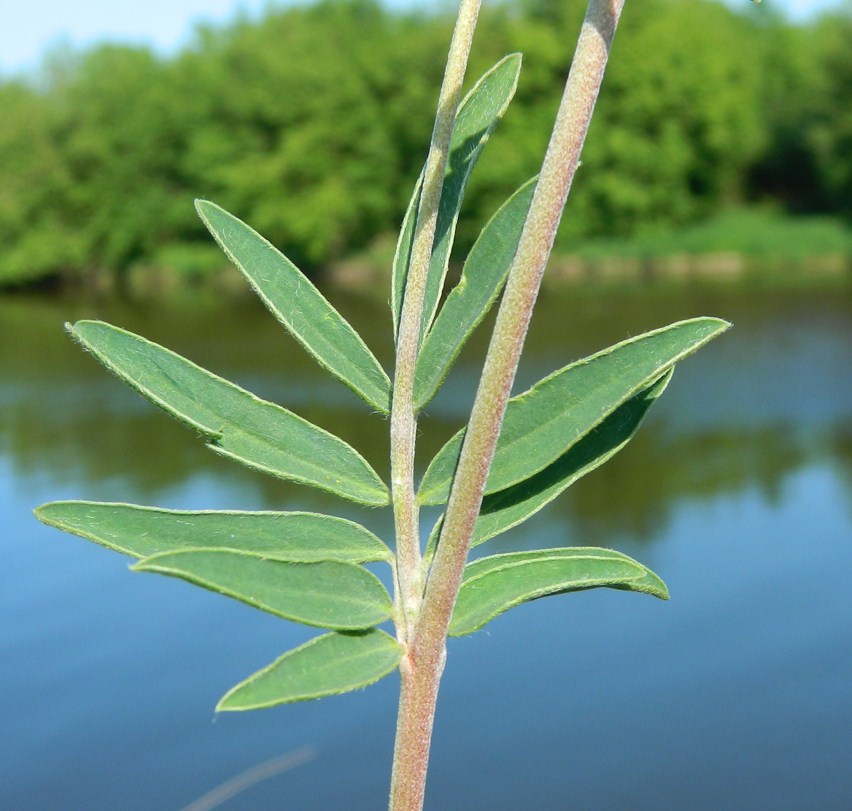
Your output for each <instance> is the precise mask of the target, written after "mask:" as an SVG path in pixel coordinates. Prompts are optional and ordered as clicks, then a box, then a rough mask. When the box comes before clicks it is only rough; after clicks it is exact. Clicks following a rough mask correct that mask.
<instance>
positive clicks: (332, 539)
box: [35, 501, 393, 563]
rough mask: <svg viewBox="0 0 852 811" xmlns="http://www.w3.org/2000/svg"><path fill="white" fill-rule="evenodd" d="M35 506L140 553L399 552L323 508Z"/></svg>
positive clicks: (94, 537) (307, 555) (379, 555)
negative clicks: (238, 509)
mask: <svg viewBox="0 0 852 811" xmlns="http://www.w3.org/2000/svg"><path fill="white" fill-rule="evenodd" d="M35 512H36V516H37V517H38V518H39V520H41V521H43V522H44V523H45V524H48V525H50V526H53V527H57V528H58V529H61V530H64V531H65V532H71V533H73V534H74V535H79V536H81V537H83V538H87V539H88V540H90V541H94V542H95V543H98V544H100V545H101V546H105V547H107V549H114V550H115V551H116V552H122V553H123V554H125V555H131V556H132V557H135V558H147V557H150V556H151V555H156V554H158V553H160V552H174V551H177V550H188V549H231V550H238V551H242V552H253V553H255V554H258V555H262V556H263V557H265V558H270V559H272V560H286V561H291V562H300V563H310V562H315V561H321V560H342V561H348V562H350V563H367V562H370V561H378V560H388V561H389V560H391V559H392V558H393V555H392V553H391V551H390V549H388V548H387V546H385V545H384V544H383V543H382V542H381V541H380V540H379V539H378V538H377V537H376V536H375V535H373V533H372V532H370V531H369V530H367V529H365V528H364V527H362V526H361V525H360V524H356V523H354V522H353V521H346V520H344V519H342V518H333V517H332V516H329V515H319V514H317V513H306V512H230V511H203V512H194V511H186V510H161V509H158V508H156V507H139V506H136V505H134V504H104V503H98V502H93V501H55V502H53V503H51V504H44V505H43V506H41V507H39V508H38V509H37V510H36V511H35Z"/></svg>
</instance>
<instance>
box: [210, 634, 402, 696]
mask: <svg viewBox="0 0 852 811" xmlns="http://www.w3.org/2000/svg"><path fill="white" fill-rule="evenodd" d="M401 656H402V648H401V647H400V646H399V645H398V644H397V642H396V640H395V639H393V637H391V636H388V634H386V633H385V632H384V631H380V630H378V629H376V628H373V629H372V630H369V631H366V632H364V633H359V634H340V633H330V634H325V635H324V636H319V637H317V638H316V639H312V640H311V641H310V642H307V643H305V644H304V645H301V646H300V647H298V648H294V649H293V650H291V651H288V652H287V653H285V654H284V655H283V656H281V657H280V658H278V659H276V660H275V661H274V662H273V663H272V664H271V665H268V666H267V667H265V668H263V670H259V671H258V672H257V673H255V674H254V675H252V676H249V677H248V678H247V679H246V680H245V681H243V682H240V683H239V684H238V685H236V687H233V688H231V689H230V690H229V691H228V692H227V693H226V694H225V695H224V696H223V697H222V699H221V700H220V701H219V703H218V705H217V706H216V709H217V710H257V709H261V708H263V707H274V706H275V705H276V704H288V703H291V702H294V701H307V700H309V699H312V698H322V697H323V696H331V695H338V694H339V693H348V692H350V691H351V690H358V689H359V688H361V687H366V686H367V685H368V684H372V683H373V682H376V681H378V680H379V679H382V678H384V677H385V676H387V675H388V674H390V673H392V672H393V671H394V670H395V669H396V667H397V665H398V664H399V660H400V658H401Z"/></svg>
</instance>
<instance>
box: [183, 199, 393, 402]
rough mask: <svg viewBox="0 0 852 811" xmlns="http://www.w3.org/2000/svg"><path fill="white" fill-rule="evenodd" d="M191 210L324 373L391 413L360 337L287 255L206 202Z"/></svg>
mask: <svg viewBox="0 0 852 811" xmlns="http://www.w3.org/2000/svg"><path fill="white" fill-rule="evenodd" d="M195 208H196V210H197V211H198V214H199V216H200V217H201V219H202V220H203V221H204V224H205V225H206V226H207V228H208V229H209V230H210V233H211V234H212V235H213V237H214V238H215V240H216V242H218V243H219V245H220V247H221V248H222V250H223V251H225V253H226V254H227V255H228V258H229V259H230V260H231V261H232V262H233V263H234V264H235V265H236V266H237V267H238V268H239V269H240V270H241V271H242V273H243V275H244V276H245V277H246V278H247V279H248V281H249V283H250V284H251V286H252V287H253V288H254V289H255V291H256V292H257V294H258V295H259V296H260V298H261V299H262V300H263V302H264V304H266V306H267V307H268V308H269V309H270V310H271V312H272V313H273V315H274V316H275V317H276V318H277V319H278V320H279V321H280V322H281V323H282V324H283V325H284V326H285V327H286V328H287V329H288V330H289V331H290V333H291V334H292V335H293V337H294V338H295V339H296V340H297V341H298V342H299V343H300V344H302V346H303V347H305V349H306V350H307V351H308V352H309V353H310V354H311V355H313V357H314V358H315V359H316V360H317V362H318V363H319V364H320V366H322V367H323V368H325V369H327V370H328V371H329V372H331V373H332V374H333V375H334V376H335V377H337V378H338V379H340V380H342V381H343V382H344V383H345V384H346V385H347V386H349V388H350V389H352V391H354V392H355V393H356V394H357V395H358V396H359V397H361V398H362V399H363V400H365V401H366V402H367V403H369V404H370V405H371V406H372V407H373V408H375V409H377V410H378V411H381V412H382V413H383V414H387V413H388V411H389V410H390V380H389V379H388V376H387V375H386V374H385V371H384V369H382V367H381V365H380V364H379V362H378V361H377V360H376V358H375V356H374V355H373V353H372V352H371V351H370V350H369V349H368V348H367V345H366V344H365V343H364V341H362V340H361V336H360V335H358V333H357V332H355V330H354V329H353V328H352V326H351V325H350V324H349V322H348V321H346V320H345V319H344V318H343V316H341V315H340V313H338V312H337V310H335V309H334V307H332V306H331V304H329V302H328V301H327V300H326V298H325V297H324V296H323V295H322V293H320V292H319V290H317V288H316V287H314V285H313V284H312V282H311V281H310V280H309V279H308V278H307V276H305V275H304V274H303V273H302V272H301V271H300V270H299V269H298V268H297V267H296V266H295V265H294V264H293V263H292V262H291V261H290V260H289V259H287V257H286V256H284V255H283V254H282V253H281V252H279V251H278V250H277V249H276V248H275V247H274V246H273V245H272V244H270V243H269V242H268V241H267V240H265V239H264V238H263V237H262V236H261V235H260V234H258V233H257V232H256V231H254V230H252V229H251V228H249V226H247V225H246V224H245V223H244V222H242V221H241V220H238V219H237V218H236V217H234V216H233V214H229V213H228V212H227V211H225V210H224V209H222V208H220V207H219V206H217V205H216V204H215V203H211V202H209V201H207V200H196V202H195Z"/></svg>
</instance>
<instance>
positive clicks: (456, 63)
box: [390, 0, 480, 811]
mask: <svg viewBox="0 0 852 811" xmlns="http://www.w3.org/2000/svg"><path fill="white" fill-rule="evenodd" d="M479 8H480V0H461V4H460V6H459V13H458V17H457V18H456V24H455V28H454V30H453V37H452V40H451V42H450V50H449V54H448V57H447V67H446V69H445V72H444V80H443V83H442V85H441V91H440V94H439V97H438V111H437V114H436V116H435V126H434V129H433V131H432V141H431V144H430V147H429V155H428V157H427V159H426V167H425V169H424V173H423V185H422V189H421V192H420V201H419V204H418V210H417V223H416V227H415V232H414V239H413V242H412V246H411V258H410V260H409V266H408V274H407V278H406V281H405V292H404V296H403V302H402V310H401V313H400V319H399V330H398V332H397V353H396V369H395V372H394V386H393V399H392V402H391V418H390V422H391V425H390V433H391V495H392V499H393V508H394V524H395V530H396V568H395V587H396V592H397V593H396V605H397V616H396V626H397V636H398V638H399V641H400V643H401V644H403V645H404V646H405V647H406V652H405V653H404V654H403V657H402V661H401V663H400V668H399V669H400V699H399V715H398V722H397V733H396V744H395V747H394V760H393V773H392V776H391V792H390V808H391V811H419V809H421V808H422V807H423V793H424V789H425V784H426V766H427V764H428V761H429V744H430V741H431V737H432V728H431V724H432V721H431V719H432V715H433V713H429V715H428V730H425V733H424V730H423V729H422V726H421V725H420V719H421V718H422V717H423V713H422V712H421V711H419V709H418V708H419V707H421V706H431V707H434V705H435V700H436V698H437V688H438V681H439V680H440V672H441V670H442V668H437V667H435V666H431V665H427V666H426V667H425V668H424V667H419V666H418V665H417V663H416V661H415V660H414V659H413V658H411V657H410V656H409V650H408V645H409V642H410V639H411V634H412V630H413V628H414V627H415V624H416V622H417V617H418V615H419V609H420V602H421V600H422V596H423V560H422V554H421V551H420V530H419V516H418V505H417V499H416V495H415V491H414V448H415V439H416V433H417V414H416V411H415V409H414V371H415V367H416V364H417V354H418V351H419V349H420V342H421V338H422V335H421V332H422V324H423V303H424V298H425V292H426V281H427V278H428V274H429V265H430V261H431V258H432V246H433V244H434V241H435V229H436V226H437V221H438V207H439V205H440V202H441V191H442V189H443V184H444V174H445V171H446V167H447V160H448V158H449V150H450V142H451V138H452V134H453V125H454V124H455V119H456V111H457V110H458V106H459V102H460V101H461V93H462V84H463V82H464V75H465V72H466V69H467V61H468V56H469V54H470V49H471V45H472V43H473V32H474V29H475V28H476V21H477V19H478V17H479ZM421 672H422V673H423V674H424V675H425V676H426V678H423V677H421V675H420V674H421ZM435 674H437V676H435Z"/></svg>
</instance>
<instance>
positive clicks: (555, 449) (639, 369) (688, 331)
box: [418, 318, 730, 504]
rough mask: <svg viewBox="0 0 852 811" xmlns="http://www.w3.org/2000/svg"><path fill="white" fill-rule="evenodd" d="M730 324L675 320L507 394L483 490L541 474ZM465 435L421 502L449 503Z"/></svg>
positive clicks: (433, 467) (442, 454) (438, 459)
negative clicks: (503, 416) (495, 447)
mask: <svg viewBox="0 0 852 811" xmlns="http://www.w3.org/2000/svg"><path fill="white" fill-rule="evenodd" d="M729 326H730V325H729V324H728V323H727V322H726V321H722V320H720V319H717V318H696V319H692V320H689V321H680V322H678V323H676V324H672V325H671V326H668V327H664V328H663V329H659V330H655V331H653V332H648V333H645V334H644V335H641V336H639V337H637V338H631V339H630V340H628V341H624V342H623V343H620V344H616V345H615V346H612V347H610V348H609V349H605V350H604V351H603V352H599V353H597V354H596V355H592V356H591V357H588V358H585V359H584V360H580V361H577V362H576V363H572V364H570V365H569V366H566V367H564V368H563V369H560V370H558V371H556V372H554V373H553V374H551V375H549V376H548V377H546V378H544V379H543V380H541V381H539V382H538V383H536V384H535V386H533V387H532V388H531V389H529V390H528V391H526V392H524V393H523V394H519V395H517V396H516V397H513V398H512V399H511V400H510V401H509V405H508V408H507V409H506V416H505V419H504V421H503V427H502V430H501V431H500V438H499V440H498V442H497V450H496V452H495V455H494V462H493V465H492V467H491V474H490V475H489V477H488V482H487V484H486V488H485V492H486V493H494V492H496V491H498V490H503V489H505V488H507V487H510V486H512V485H513V484H517V483H518V482H521V481H523V480H524V479H528V478H529V477H530V476H532V475H533V474H535V473H538V471H540V470H543V469H544V468H545V467H547V466H548V465H549V464H550V463H551V462H553V461H555V460H556V459H558V458H559V457H560V456H562V454H563V453H565V451H567V450H568V449H569V448H570V447H571V446H572V445H574V444H575V443H576V442H578V441H579V440H580V439H582V438H583V437H584V436H585V435H586V434H588V433H589V431H591V430H592V429H593V428H595V427H596V426H597V425H599V424H600V423H601V422H602V421H603V420H604V419H606V417H607V416H608V415H609V414H611V413H612V412H613V411H614V410H615V409H616V408H618V407H619V406H620V405H621V404H622V403H624V402H626V401H627V400H629V399H630V398H631V397H632V396H633V395H635V394H637V393H638V392H639V391H641V390H642V389H644V388H646V387H647V386H648V385H650V384H651V383H652V382H653V381H654V380H656V379H657V378H659V377H660V376H661V375H662V374H664V373H665V372H666V371H667V370H668V369H670V368H671V367H672V366H673V365H674V364H675V363H677V362H678V361H679V360H682V359H683V358H685V357H686V356H687V355H690V354H692V353H693V352H695V351H696V350H697V349H698V348H699V347H701V346H703V345H704V344H706V343H707V342H708V341H710V340H712V339H713V338H715V337H716V336H717V335H719V334H720V333H722V332H724V331H725V330H726V329H727V328H728V327H729ZM463 436H464V430H462V431H459V432H458V433H457V434H456V435H455V436H454V437H453V438H452V439H450V440H449V442H447V444H446V445H444V447H443V448H441V450H440V451H439V452H438V454H437V455H436V456H435V458H434V459H433V460H432V462H431V463H430V465H429V467H428V469H427V470H426V474H425V476H424V477H423V482H422V483H421V486H420V492H419V493H418V498H419V500H420V502H421V503H423V504H443V503H444V502H445V501H446V500H447V498H448V496H449V490H450V484H451V482H452V477H453V474H454V473H455V469H456V464H457V463H458V457H459V451H460V450H461V443H462V439H463Z"/></svg>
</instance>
